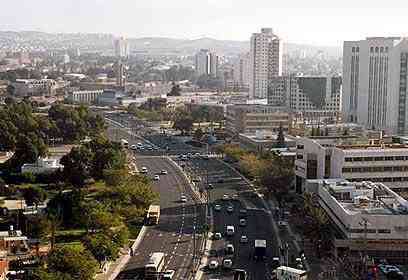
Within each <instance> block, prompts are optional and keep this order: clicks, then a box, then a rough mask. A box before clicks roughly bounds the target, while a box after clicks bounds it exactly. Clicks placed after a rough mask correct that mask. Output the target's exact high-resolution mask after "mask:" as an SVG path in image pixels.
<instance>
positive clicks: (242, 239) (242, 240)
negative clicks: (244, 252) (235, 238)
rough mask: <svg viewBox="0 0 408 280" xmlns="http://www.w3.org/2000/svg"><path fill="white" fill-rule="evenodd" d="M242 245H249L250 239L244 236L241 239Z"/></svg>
mask: <svg viewBox="0 0 408 280" xmlns="http://www.w3.org/2000/svg"><path fill="white" fill-rule="evenodd" d="M239 242H241V243H248V237H247V236H246V235H242V236H241V239H240V240H239Z"/></svg>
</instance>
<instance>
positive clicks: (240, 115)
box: [225, 104, 291, 136]
mask: <svg viewBox="0 0 408 280" xmlns="http://www.w3.org/2000/svg"><path fill="white" fill-rule="evenodd" d="M290 123H291V118H290V115H289V113H288V112H287V110H286V108H284V107H276V106H268V105H257V104H238V105H228V106H227V107H226V125H225V126H226V127H225V129H226V131H227V132H228V133H229V134H230V135H235V136H238V134H239V133H256V132H257V131H262V130H266V131H271V132H275V133H277V132H278V131H279V127H280V125H282V127H283V130H284V131H288V129H289V126H290Z"/></svg>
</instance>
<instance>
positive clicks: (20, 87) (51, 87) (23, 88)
mask: <svg viewBox="0 0 408 280" xmlns="http://www.w3.org/2000/svg"><path fill="white" fill-rule="evenodd" d="M12 85H13V86H14V88H15V95H16V96H18V97H26V96H38V95H45V96H52V95H55V94H56V90H57V88H59V85H58V83H57V82H56V81H55V80H52V79H40V80H35V79H17V80H16V81H15V82H14V83H13V84H12Z"/></svg>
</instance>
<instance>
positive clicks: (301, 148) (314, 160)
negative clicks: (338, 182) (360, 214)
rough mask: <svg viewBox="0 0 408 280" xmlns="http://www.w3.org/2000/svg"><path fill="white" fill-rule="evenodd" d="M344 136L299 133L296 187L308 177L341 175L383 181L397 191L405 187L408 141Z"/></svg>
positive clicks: (299, 188) (407, 178)
mask: <svg viewBox="0 0 408 280" xmlns="http://www.w3.org/2000/svg"><path fill="white" fill-rule="evenodd" d="M362 141H363V139H359V138H354V139H353V138H351V137H348V138H345V137H338V138H336V137H315V138H307V137H298V140H297V155H296V161H295V175H296V190H297V191H298V192H302V191H303V190H304V186H305V181H306V180H308V179H329V178H333V179H334V178H344V179H346V180H349V181H356V182H361V181H373V182H385V183H386V184H387V186H389V187H390V188H392V189H394V190H396V191H406V190H407V187H408V145H403V144H393V143H389V144H385V143H384V142H383V140H381V139H380V140H369V141H366V143H364V142H362Z"/></svg>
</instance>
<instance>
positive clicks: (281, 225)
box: [278, 221, 288, 227]
mask: <svg viewBox="0 0 408 280" xmlns="http://www.w3.org/2000/svg"><path fill="white" fill-rule="evenodd" d="M278 225H279V226H280V227H286V226H287V225H288V222H286V221H278Z"/></svg>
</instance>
